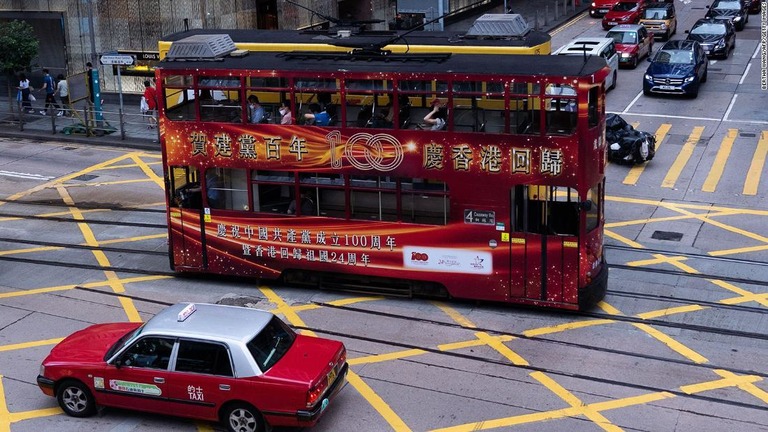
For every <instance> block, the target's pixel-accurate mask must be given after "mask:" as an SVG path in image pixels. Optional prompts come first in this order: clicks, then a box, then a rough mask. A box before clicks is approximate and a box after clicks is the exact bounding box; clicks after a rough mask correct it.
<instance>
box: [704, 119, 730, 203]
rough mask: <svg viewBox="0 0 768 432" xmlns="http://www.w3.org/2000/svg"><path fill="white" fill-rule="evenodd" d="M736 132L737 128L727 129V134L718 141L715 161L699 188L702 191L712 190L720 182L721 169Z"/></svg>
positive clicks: (723, 166)
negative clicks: (718, 146) (718, 145)
mask: <svg viewBox="0 0 768 432" xmlns="http://www.w3.org/2000/svg"><path fill="white" fill-rule="evenodd" d="M738 134H739V130H738V129H728V134H727V135H726V136H725V137H723V141H721V142H720V148H719V149H717V156H715V162H714V163H713V164H712V168H711V169H710V170H709V174H708V175H707V179H706V180H704V186H703V187H702V188H701V190H702V191H704V192H714V191H715V188H717V184H718V183H719V182H720V177H722V176H723V171H724V170H725V163H726V162H727V161H728V156H730V154H731V148H732V147H733V142H734V141H736V136H738Z"/></svg>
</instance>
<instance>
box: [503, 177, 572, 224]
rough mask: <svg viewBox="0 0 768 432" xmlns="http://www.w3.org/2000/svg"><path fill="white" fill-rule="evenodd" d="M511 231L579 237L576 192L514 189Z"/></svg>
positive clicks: (567, 190) (549, 189) (548, 188)
mask: <svg viewBox="0 0 768 432" xmlns="http://www.w3.org/2000/svg"><path fill="white" fill-rule="evenodd" d="M514 202H515V206H514V208H515V209H514V229H515V231H518V232H528V233H534V234H545V235H568V236H575V235H578V233H579V199H578V193H577V192H576V190H575V189H572V188H568V187H556V186H536V185H531V186H527V185H526V186H523V185H521V186H516V187H515V193H514Z"/></svg>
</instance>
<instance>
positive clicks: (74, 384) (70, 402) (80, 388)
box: [56, 380, 96, 417]
mask: <svg viewBox="0 0 768 432" xmlns="http://www.w3.org/2000/svg"><path fill="white" fill-rule="evenodd" d="M56 400H58V402H59V406H60V407H61V409H62V410H63V411H64V412H65V413H66V414H67V415H69V416H72V417H88V416H92V415H93V414H94V413H96V401H95V400H94V399H93V395H92V394H91V391H90V390H88V387H86V386H85V384H83V383H81V382H80V381H75V380H67V381H64V382H63V383H61V385H59V391H58V393H57V395H56Z"/></svg>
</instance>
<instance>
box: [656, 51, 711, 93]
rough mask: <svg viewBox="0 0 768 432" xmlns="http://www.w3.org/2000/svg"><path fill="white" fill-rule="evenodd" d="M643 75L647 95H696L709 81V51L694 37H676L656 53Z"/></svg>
mask: <svg viewBox="0 0 768 432" xmlns="http://www.w3.org/2000/svg"><path fill="white" fill-rule="evenodd" d="M648 61H650V62H651V64H650V66H648V70H646V71H645V75H644V76H643V94H645V95H646V96H649V95H651V94H654V93H666V94H678V95H679V94H682V95H688V96H690V97H696V96H698V94H699V86H700V85H701V83H703V82H705V81H706V80H707V54H706V53H705V52H704V49H702V48H701V44H699V43H698V42H696V41H692V40H672V41H669V42H667V43H665V44H664V46H663V47H661V49H660V50H658V51H657V52H656V55H655V56H653V59H650V58H649V59H648Z"/></svg>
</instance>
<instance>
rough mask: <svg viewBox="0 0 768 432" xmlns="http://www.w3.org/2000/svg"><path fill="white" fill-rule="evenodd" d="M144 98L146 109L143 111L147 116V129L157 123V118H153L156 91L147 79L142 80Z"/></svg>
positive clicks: (155, 106) (152, 127)
mask: <svg viewBox="0 0 768 432" xmlns="http://www.w3.org/2000/svg"><path fill="white" fill-rule="evenodd" d="M144 99H145V100H146V102H147V111H146V112H145V113H144V114H145V115H146V116H147V123H148V124H147V129H154V128H155V125H157V118H155V112H156V111H155V110H157V91H156V90H155V88H154V87H152V84H151V83H150V82H149V80H147V81H144Z"/></svg>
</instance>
